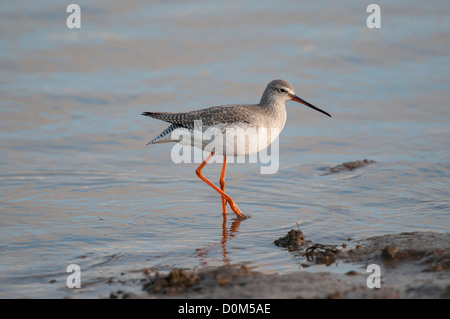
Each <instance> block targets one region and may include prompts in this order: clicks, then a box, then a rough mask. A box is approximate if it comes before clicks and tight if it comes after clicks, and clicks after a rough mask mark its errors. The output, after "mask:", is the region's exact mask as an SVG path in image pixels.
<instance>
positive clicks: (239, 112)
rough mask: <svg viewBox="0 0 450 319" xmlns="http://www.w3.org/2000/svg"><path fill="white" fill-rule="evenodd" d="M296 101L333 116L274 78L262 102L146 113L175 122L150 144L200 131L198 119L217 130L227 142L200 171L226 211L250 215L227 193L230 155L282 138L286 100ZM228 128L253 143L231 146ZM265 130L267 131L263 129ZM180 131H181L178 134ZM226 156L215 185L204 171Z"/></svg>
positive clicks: (205, 127)
mask: <svg viewBox="0 0 450 319" xmlns="http://www.w3.org/2000/svg"><path fill="white" fill-rule="evenodd" d="M291 100H292V101H296V102H299V103H302V104H304V105H306V106H309V107H310V108H312V109H314V110H316V111H319V112H322V113H323V114H326V115H328V116H330V117H331V115H330V114H328V113H327V112H325V111H323V110H321V109H319V108H318V107H315V106H314V105H312V104H310V103H308V102H306V101H305V100H303V99H301V98H299V97H298V96H297V95H296V94H295V92H294V88H293V87H292V85H291V84H290V83H289V82H287V81H284V80H274V81H271V82H270V83H269V84H268V85H267V87H266V89H265V90H264V93H263V95H262V97H261V101H260V102H259V104H233V105H222V106H213V107H209V108H205V109H201V110H196V111H191V112H184V113H173V112H144V113H142V115H145V116H150V117H152V118H154V119H158V120H162V121H165V122H168V123H170V124H171V125H170V126H169V127H168V128H167V129H165V130H164V131H163V132H161V134H159V135H158V136H157V137H155V138H154V139H153V140H152V141H151V142H149V143H148V144H157V143H167V142H181V138H180V136H182V135H183V134H184V133H191V134H194V135H195V130H198V129H199V128H198V122H200V123H201V127H200V130H201V131H202V132H205V131H206V130H208V129H209V130H211V129H212V130H214V131H215V132H218V133H222V134H219V135H220V136H221V137H223V139H224V141H223V143H222V144H221V145H223V147H219V148H216V149H214V150H213V151H211V153H210V154H209V156H208V157H207V158H206V159H205V160H204V161H203V163H202V164H201V165H200V166H199V167H198V168H197V170H196V173H197V175H198V177H199V178H200V179H202V180H203V181H204V182H206V183H207V184H208V185H209V186H211V187H212V188H213V189H214V190H216V191H217V192H218V193H219V194H220V195H221V196H222V208H223V214H224V215H226V214H227V210H226V209H227V208H226V205H227V203H228V204H229V205H230V207H231V209H232V210H233V212H234V213H235V214H236V215H237V216H238V217H239V218H247V217H248V216H246V215H244V214H243V213H242V212H241V210H240V209H239V207H238V206H237V204H236V202H235V201H234V200H233V199H232V198H231V197H230V196H229V195H228V194H226V193H225V171H226V166H227V156H241V155H250V154H252V153H255V152H259V151H260V150H263V149H265V148H266V147H268V146H269V145H270V144H271V143H272V142H273V141H274V140H275V138H277V137H278V135H279V134H280V132H281V130H282V129H283V127H284V125H285V123H286V108H285V103H286V102H288V101H291ZM228 129H234V130H235V129H242V130H241V131H240V132H252V133H250V134H252V135H253V136H251V137H253V138H254V139H253V140H252V139H250V143H245V145H244V146H243V147H235V146H234V144H232V145H233V147H228V146H230V143H229V142H230V141H229V140H228V141H226V140H225V139H226V136H227V133H226V131H227V130H228ZM262 129H265V130H262ZM269 130H270V131H271V132H275V133H274V134H270V136H267V137H264V138H259V137H260V136H258V135H260V133H259V132H266V133H267V132H268V131H269ZM177 133H179V134H177ZM255 140H256V141H258V143H257V145H256V147H251V145H249V144H251V143H252V141H255ZM189 143H190V145H192V146H195V147H198V148H201V149H202V150H204V149H205V147H206V145H207V143H206V142H205V141H202V142H201V143H200V144H198V143H195V142H194V140H192V139H191V140H190V142H189ZM214 154H217V155H223V157H224V158H223V166H222V173H221V175H220V180H219V184H220V188H219V187H217V186H216V185H214V184H213V183H212V182H211V181H210V180H209V179H207V178H206V177H205V176H204V175H203V173H202V170H203V168H204V167H205V165H206V164H207V163H208V161H209V160H210V159H211V158H212V157H213V156H214Z"/></svg>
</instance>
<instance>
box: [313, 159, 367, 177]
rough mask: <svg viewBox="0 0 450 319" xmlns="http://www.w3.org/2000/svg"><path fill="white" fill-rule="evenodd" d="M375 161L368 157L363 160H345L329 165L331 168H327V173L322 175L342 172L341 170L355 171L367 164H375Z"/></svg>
mask: <svg viewBox="0 0 450 319" xmlns="http://www.w3.org/2000/svg"><path fill="white" fill-rule="evenodd" d="M373 163H375V161H374V160H368V159H364V160H362V161H354V162H345V163H342V164H339V165H336V166H334V167H329V168H325V169H324V170H325V173H323V174H322V175H330V174H336V173H340V172H348V171H353V170H355V169H357V168H361V167H364V166H367V165H369V164H373Z"/></svg>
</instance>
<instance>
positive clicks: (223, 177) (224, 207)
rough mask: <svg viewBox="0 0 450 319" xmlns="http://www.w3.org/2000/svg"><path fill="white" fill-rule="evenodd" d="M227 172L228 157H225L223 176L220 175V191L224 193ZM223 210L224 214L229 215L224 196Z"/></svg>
mask: <svg viewBox="0 0 450 319" xmlns="http://www.w3.org/2000/svg"><path fill="white" fill-rule="evenodd" d="M226 170H227V157H226V156H224V157H223V166H222V174H221V175H220V181H219V183H220V189H221V190H222V192H224V193H225V172H226ZM222 208H223V214H224V215H226V214H227V200H226V198H225V197H223V196H222Z"/></svg>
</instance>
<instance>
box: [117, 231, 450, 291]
mask: <svg viewBox="0 0 450 319" xmlns="http://www.w3.org/2000/svg"><path fill="white" fill-rule="evenodd" d="M449 243H450V234H447V233H444V234H443V233H432V232H410V233H399V234H390V235H384V236H376V237H371V238H367V239H364V240H359V241H354V240H351V239H350V238H349V239H348V241H347V242H346V243H343V244H340V245H332V244H318V243H311V242H308V241H307V240H306V239H305V236H304V234H303V233H302V232H301V231H300V230H299V229H296V230H295V229H293V230H290V231H289V232H288V233H287V234H286V235H285V236H282V237H280V238H279V239H277V240H275V242H274V244H275V245H277V246H279V247H280V249H285V250H286V253H290V254H293V256H294V257H295V258H298V262H299V271H298V272H295V273H291V274H283V275H278V274H264V273H260V272H258V271H255V270H252V269H250V268H249V267H247V266H246V265H227V266H222V267H216V268H201V269H197V270H183V269H173V270H172V271H170V272H169V273H168V274H167V275H161V274H160V273H158V272H150V271H146V272H143V276H144V278H143V279H142V293H138V294H136V293H133V294H130V293H123V292H114V293H112V294H111V295H112V296H114V297H115V298H116V297H117V298H269V299H273V298H284V299H289V298H450V246H449ZM317 263H320V264H325V265H327V266H329V267H330V271H323V272H310V271H308V268H307V266H308V265H312V264H317ZM338 263H345V264H347V265H349V267H352V268H353V269H352V270H350V271H347V272H345V273H337V272H333V271H331V270H332V266H333V265H335V264H338ZM373 264H375V265H378V266H379V267H380V269H381V274H380V279H381V281H380V287H379V288H373V287H372V288H369V287H368V284H367V280H368V276H369V275H371V273H370V272H367V269H368V268H367V266H368V265H373ZM326 268H327V269H328V267H326Z"/></svg>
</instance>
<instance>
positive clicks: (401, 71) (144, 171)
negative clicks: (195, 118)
mask: <svg viewBox="0 0 450 319" xmlns="http://www.w3.org/2000/svg"><path fill="white" fill-rule="evenodd" d="M77 3H78V4H79V5H80V7H81V10H82V28H81V29H79V30H69V29H68V28H67V27H66V22H65V21H66V18H67V16H68V13H66V7H65V6H64V5H62V4H61V3H60V1H45V3H42V2H32V3H30V2H29V1H14V2H12V1H7V2H2V3H1V4H0V32H1V40H0V47H1V50H0V70H1V75H0V92H1V93H0V94H1V99H0V110H1V121H0V134H1V139H0V149H1V156H0V165H1V166H0V167H1V169H0V296H1V297H3V298H16V297H32V298H39V297H55V298H60V297H65V296H83V297H106V296H108V295H109V293H110V291H112V290H113V289H115V288H117V287H120V284H119V285H118V286H117V285H116V286H115V285H108V284H101V283H102V282H104V281H106V280H107V279H108V278H110V277H114V278H115V279H120V278H122V277H123V278H127V279H129V278H130V277H133V274H136V276H137V277H138V273H134V272H133V271H134V270H139V269H143V268H146V267H150V268H151V269H155V270H161V271H165V270H169V269H171V268H172V267H182V268H190V269H192V268H195V267H200V266H220V265H224V264H239V263H246V264H247V265H248V266H250V267H253V268H255V269H257V270H260V271H263V272H277V273H287V272H293V271H299V269H300V268H301V266H300V263H301V262H302V261H303V260H302V259H301V258H300V257H298V256H295V255H293V254H291V253H289V252H288V251H286V250H284V249H281V248H279V247H276V246H275V245H274V244H273V241H274V240H275V239H277V238H279V237H281V236H283V235H285V234H286V232H287V231H289V230H290V229H292V228H297V227H300V229H301V230H302V231H303V232H304V234H305V236H306V237H307V238H308V239H310V240H312V241H315V242H320V243H328V244H341V243H342V242H344V241H346V239H347V238H349V237H351V238H354V239H361V238H366V237H368V236H374V235H382V234H387V233H394V232H406V231H435V232H448V230H449V226H450V219H449V212H450V201H449V191H450V188H449V181H450V179H449V177H450V173H449V169H450V161H449V159H450V151H449V149H450V142H449V141H450V128H449V126H448V123H449V120H450V106H449V105H450V99H449V97H448V92H449V89H450V74H449V71H448V65H449V62H450V61H449V56H450V55H449V54H450V48H449V46H450V41H449V39H450V37H449V36H450V34H449V31H450V22H449V20H448V16H449V14H450V12H449V10H450V9H449V6H448V4H447V3H446V2H445V1H431V2H429V1H427V2H423V1H413V2H411V1H403V2H402V1H397V2H395V4H393V3H391V2H388V1H379V2H378V4H379V5H380V6H381V8H382V28H381V29H376V30H370V29H368V28H367V26H366V18H367V16H368V13H366V8H365V6H364V5H362V4H361V3H360V2H358V1H344V2H339V3H337V2H335V1H326V2H320V3H317V2H316V1H308V2H297V1H282V2H273V1H258V2H255V3H252V2H247V3H245V4H242V3H239V2H229V1H226V2H225V1H224V2H213V3H210V2H203V1H198V2H189V3H187V2H183V1H179V2H178V1H171V2H164V3H159V2H155V3H148V4H144V3H141V2H138V1H127V2H126V4H125V3H124V2H120V1H98V2H95V3H92V2H91V1H78V2H77ZM276 78H284V79H286V80H288V81H290V82H291V83H292V84H293V85H294V87H295V88H296V93H297V94H298V95H299V96H301V97H303V98H304V99H305V100H307V101H309V102H311V103H313V104H315V105H317V106H318V107H320V108H323V109H324V110H326V111H328V112H329V113H331V114H332V115H333V117H332V118H328V117H326V116H324V115H323V114H320V113H318V112H314V111H312V110H310V109H308V108H305V107H299V105H296V103H293V102H290V103H288V104H287V112H288V120H287V123H286V127H285V129H284V131H283V132H282V134H281V137H280V140H279V145H280V150H279V151H280V157H279V161H280V166H279V170H278V172H277V173H276V174H273V175H261V174H260V173H259V172H260V165H259V164H230V165H229V166H228V170H227V191H228V193H229V194H230V195H231V196H232V197H233V198H234V199H235V200H236V201H237V203H238V204H239V206H240V208H241V209H242V210H243V212H244V213H245V214H248V215H250V216H251V218H250V219H248V220H245V221H243V222H241V223H239V222H238V221H236V220H235V219H234V216H233V215H234V214H233V215H232V214H230V215H229V217H228V220H226V221H225V223H224V221H223V219H222V213H221V201H220V197H219V196H218V195H217V194H216V193H215V192H214V191H213V190H212V189H210V188H209V187H208V186H207V185H206V184H204V183H203V182H202V181H200V180H199V179H198V178H197V176H196V175H195V169H196V167H197V166H198V164H180V165H176V164H174V163H173V162H172V161H171V157H170V152H171V150H172V147H173V145H170V144H166V145H153V146H146V143H147V142H148V141H149V140H150V139H151V138H153V137H154V136H156V135H157V134H159V132H160V131H162V130H163V129H165V127H166V125H165V124H164V123H162V122H159V121H156V120H152V119H149V118H146V117H143V116H140V113H141V112H143V111H158V110H161V111H186V110H191V109H196V108H202V107H206V106H211V105H220V104H227V103H257V102H258V101H259V99H260V96H261V94H262V91H263V89H264V88H265V85H266V84H267V83H268V82H269V81H270V80H273V79H276ZM365 158H368V159H371V160H375V161H376V163H374V164H371V165H368V166H366V167H363V168H360V169H357V170H354V171H351V172H341V173H338V174H329V175H327V174H324V173H326V169H327V168H330V167H333V166H336V165H338V164H341V163H343V162H348V161H356V160H362V159H365ZM220 170H221V165H220V164H215V165H208V166H207V167H206V168H205V170H204V173H205V175H206V176H207V177H210V178H211V179H212V180H214V181H217V182H218V178H219V175H220ZM71 263H76V264H78V265H80V267H81V269H82V283H83V285H84V288H83V290H82V291H83V292H80V291H74V290H69V289H67V288H66V286H65V284H66V278H67V275H68V273H66V267H67V266H68V265H69V264H71ZM342 267H343V266H341V267H335V266H331V267H329V268H323V267H317V268H314V267H312V268H308V269H310V270H312V271H320V270H324V269H325V270H333V269H336V271H343V270H342V269H343V268H342ZM344 268H345V267H344ZM139 274H140V273H139ZM128 288H130V287H127V289H128ZM135 288H136V289H139V286H138V285H136V287H135ZM130 289H131V288H130Z"/></svg>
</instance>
